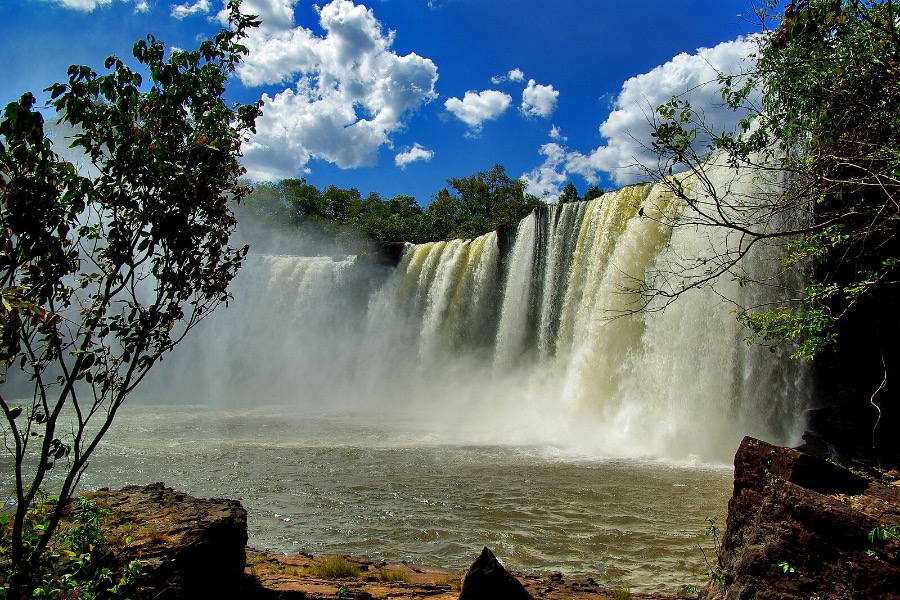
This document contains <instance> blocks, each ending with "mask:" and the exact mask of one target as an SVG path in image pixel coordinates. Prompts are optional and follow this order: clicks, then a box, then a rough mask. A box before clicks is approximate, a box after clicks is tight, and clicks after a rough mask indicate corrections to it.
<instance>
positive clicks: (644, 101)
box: [565, 38, 756, 185]
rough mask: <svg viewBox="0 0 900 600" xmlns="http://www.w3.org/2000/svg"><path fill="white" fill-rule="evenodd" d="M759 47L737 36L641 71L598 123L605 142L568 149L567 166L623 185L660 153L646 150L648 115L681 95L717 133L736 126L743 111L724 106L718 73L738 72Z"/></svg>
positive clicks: (591, 179)
mask: <svg viewBox="0 0 900 600" xmlns="http://www.w3.org/2000/svg"><path fill="white" fill-rule="evenodd" d="M754 50H756V42H755V40H754V39H752V38H750V39H745V38H739V39H737V40H734V41H730V42H723V43H721V44H719V45H718V46H715V47H713V48H700V49H699V50H697V52H696V53H695V54H686V53H682V54H679V55H678V56H676V57H675V58H673V59H672V60H670V61H668V62H667V63H665V64H663V65H660V66H658V67H656V68H655V69H653V70H651V71H650V72H648V73H644V74H642V75H637V76H636V77H632V78H631V79H629V80H628V81H626V82H625V83H624V84H623V85H622V91H621V92H620V93H619V96H618V97H617V98H616V100H615V103H614V110H613V112H612V113H611V114H610V115H609V117H608V118H607V119H606V121H604V122H603V123H602V124H601V125H600V134H601V135H602V136H603V137H604V138H606V143H605V144H604V145H602V146H600V147H598V148H595V149H594V150H592V151H591V152H589V153H587V154H582V153H581V152H570V153H568V154H567V156H566V161H565V169H566V170H568V171H569V172H572V173H578V174H580V175H582V176H584V177H585V178H586V179H587V180H588V181H589V182H591V183H595V182H596V180H597V177H598V174H599V173H601V172H607V173H610V174H612V176H613V179H614V180H615V182H616V183H617V184H619V185H625V184H628V183H633V182H635V181H637V180H639V179H640V177H641V174H642V171H641V168H640V165H644V166H648V167H652V166H653V165H654V164H656V157H655V156H654V155H653V154H652V153H650V152H649V151H647V150H646V147H649V146H650V145H651V143H652V139H653V138H652V137H651V136H650V133H651V131H652V127H651V123H650V119H651V118H652V116H653V111H654V110H655V108H656V107H657V106H659V105H661V104H665V103H666V102H668V101H669V100H670V99H671V98H672V97H673V96H675V95H680V97H681V98H682V99H684V100H688V101H689V102H690V103H691V105H692V106H693V108H694V110H695V112H696V113H697V114H701V115H702V116H703V118H704V119H705V120H706V121H707V123H708V124H710V125H711V126H712V128H713V130H714V131H723V130H730V129H733V128H734V127H735V126H736V125H737V123H738V120H739V119H740V118H741V116H742V115H740V114H736V113H734V112H732V111H730V110H729V109H728V108H727V107H725V106H723V102H722V96H721V91H720V89H719V85H718V83H717V76H718V74H719V73H720V72H724V73H739V72H740V71H742V70H743V69H744V68H746V67H747V66H748V65H747V64H746V61H747V60H748V56H749V55H750V54H751V53H753V52H754Z"/></svg>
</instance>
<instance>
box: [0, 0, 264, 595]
mask: <svg viewBox="0 0 900 600" xmlns="http://www.w3.org/2000/svg"><path fill="white" fill-rule="evenodd" d="M228 8H229V11H230V19H231V27H230V28H228V29H225V30H222V31H221V32H219V33H218V34H217V35H216V36H215V38H214V39H213V40H209V41H204V42H202V43H201V44H200V46H199V49H197V50H195V51H183V50H175V51H172V52H171V54H170V56H169V58H168V59H167V60H166V59H164V54H165V49H164V46H163V44H162V42H160V41H159V40H157V39H155V38H154V37H152V36H148V37H147V38H146V40H140V41H138V42H137V43H136V44H135V45H134V58H135V59H136V60H137V62H138V63H139V64H140V65H142V66H143V68H144V69H146V71H147V72H148V73H149V83H148V84H147V85H146V86H144V87H142V84H143V77H142V76H141V75H140V74H139V73H138V72H135V71H133V70H132V69H130V68H129V67H128V66H126V65H125V63H124V62H123V61H121V60H119V59H118V58H116V57H114V56H112V57H109V58H108V59H107V60H106V63H105V67H106V69H107V70H108V73H106V74H102V75H101V74H97V73H96V72H95V71H94V70H92V69H91V68H89V67H86V66H72V67H70V68H69V71H68V75H69V78H68V82H67V83H65V84H63V83H60V84H55V85H53V86H51V87H49V88H48V89H47V91H48V92H49V93H50V96H51V104H52V106H53V107H54V108H55V109H56V111H57V113H58V114H59V115H61V117H60V119H61V121H64V122H66V123H68V124H70V125H72V126H74V128H75V131H76V133H75V134H74V137H73V138H72V146H73V147H78V148H80V149H82V150H83V151H84V152H85V155H86V160H89V161H90V163H91V164H92V165H93V167H94V168H95V169H96V172H97V173H98V174H97V175H96V176H94V177H91V178H87V177H85V176H82V175H80V174H79V173H78V172H77V170H76V169H75V167H74V166H73V165H72V164H70V163H67V162H65V161H62V160H60V159H59V157H57V156H56V154H55V153H54V152H53V150H52V147H51V143H50V141H49V140H48V139H47V137H46V136H45V134H44V130H43V117H42V116H41V114H40V113H39V112H37V111H35V110H34V105H35V102H36V101H35V98H34V96H32V95H31V94H30V93H26V94H24V95H23V96H22V98H21V100H20V101H19V102H18V103H11V104H10V105H8V106H7V107H6V110H5V112H4V115H3V119H2V121H0V136H2V142H0V171H2V175H0V202H2V211H0V278H2V287H0V295H2V303H0V340H2V341H0V369H2V370H0V380H2V382H3V386H2V388H0V409H2V413H3V416H4V418H5V425H4V428H3V438H4V442H5V447H6V450H7V451H8V453H9V454H10V456H11V458H12V460H13V464H14V466H15V469H14V470H15V472H14V473H13V474H11V475H12V476H11V478H10V479H9V480H4V484H3V485H4V486H6V485H10V484H9V483H7V482H8V481H9V482H11V485H12V486H13V487H14V489H12V490H4V492H3V493H4V496H6V497H7V498H9V497H12V499H13V500H14V502H15V514H14V515H13V518H12V523H11V525H10V527H11V532H10V535H9V539H10V540H11V543H10V548H9V549H8V552H9V563H8V564H7V565H6V566H5V567H4V568H5V569H6V570H7V575H5V576H0V580H3V581H4V585H7V586H8V590H7V597H9V598H25V597H30V596H31V591H32V589H33V588H34V587H35V586H36V585H37V583H38V582H37V581H36V578H37V577H38V570H39V567H40V564H41V561H42V560H43V559H44V557H45V552H46V551H47V544H48V542H49V540H50V538H51V536H52V535H53V533H54V531H55V529H56V527H57V524H58V523H59V519H60V517H61V515H62V512H63V509H64V507H65V504H66V500H67V499H69V498H70V497H71V496H72V494H73V492H74V490H75V488H76V486H77V485H78V483H79V480H80V478H81V476H82V473H83V472H84V470H85V469H86V468H87V466H88V460H89V459H90V457H91V455H92V454H93V452H94V451H95V449H96V448H97V444H98V443H99V442H100V440H101V439H102V437H103V436H104V434H105V433H106V432H107V431H108V429H109V427H110V426H111V424H112V422H113V419H114V417H115V415H116V412H117V411H118V410H119V408H120V407H121V406H122V403H123V402H124V400H125V398H126V397H127V396H128V394H129V393H130V392H131V391H132V390H134V389H135V387H136V386H137V385H138V384H139V383H140V382H141V381H142V380H143V379H144V377H145V376H146V375H147V373H148V371H149V370H150V369H151V367H153V365H155V364H156V363H157V362H158V361H160V360H162V358H163V355H164V354H165V353H166V352H167V351H169V350H171V349H172V348H173V347H174V346H175V345H176V344H177V343H178V342H179V341H181V340H182V339H183V338H184V337H185V335H186V334H187V333H188V332H189V331H190V330H191V329H192V328H193V327H194V326H196V325H197V324H198V323H199V322H200V321H202V320H203V319H204V318H205V317H206V316H207V315H208V314H209V313H210V311H211V310H213V309H214V308H215V307H217V306H218V305H220V304H223V303H227V301H228V299H229V293H228V285H229V283H230V281H231V280H232V278H233V277H234V276H235V274H236V273H237V271H238V269H239V268H240V266H241V263H242V261H243V260H244V258H245V256H246V253H247V248H246V247H243V248H233V247H231V246H229V244H228V240H229V236H230V234H231V233H232V231H233V230H234V227H235V225H236V221H235V218H234V215H233V213H232V212H231V210H230V209H229V202H230V201H233V200H237V201H239V200H240V199H241V198H242V197H243V196H244V195H245V194H246V193H247V191H248V190H247V188H246V187H245V186H243V185H242V184H241V183H240V182H239V180H238V178H239V176H240V175H241V174H242V173H243V172H244V171H243V169H242V167H241V166H240V164H239V162H238V159H239V157H240V147H241V141H242V139H243V138H244V136H245V135H247V134H248V133H249V132H251V131H253V129H254V124H255V120H256V118H257V117H258V116H259V114H260V111H259V104H251V105H235V106H229V105H227V104H226V103H225V101H224V100H223V98H222V95H223V93H224V91H225V84H226V82H227V79H228V77H229V74H230V73H231V72H233V71H234V69H235V66H236V65H237V64H238V63H239V62H240V61H241V60H242V57H243V56H244V55H245V54H246V53H247V49H246V48H245V47H244V46H242V45H241V43H240V41H241V40H242V38H244V37H246V36H247V30H248V28H251V27H255V26H256V25H258V22H257V21H255V20H254V17H250V16H245V15H241V14H240V12H239V1H237V0H232V1H231V2H229V3H228ZM22 393H27V396H28V397H29V399H28V400H27V401H25V402H24V404H20V402H21V400H18V398H21V396H20V394H22ZM51 470H52V471H54V473H56V472H59V473H58V474H57V481H58V482H59V483H58V485H59V489H58V494H59V501H58V502H57V503H56V505H55V507H54V508H53V509H52V511H51V514H50V517H49V520H48V522H47V523H48V525H47V527H46V529H44V530H43V531H42V532H39V533H38V535H37V536H29V537H27V539H26V536H25V535H24V533H25V532H24V529H25V526H26V513H27V512H28V510H29V509H30V508H31V506H32V505H33V504H34V503H35V502H37V500H38V495H39V493H40V491H41V489H42V486H43V485H44V483H45V482H46V481H47V477H48V475H49V473H50V471H51ZM54 485H57V484H56V483H55V484H54Z"/></svg>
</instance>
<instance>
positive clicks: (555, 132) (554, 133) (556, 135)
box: [550, 125, 569, 142]
mask: <svg viewBox="0 0 900 600" xmlns="http://www.w3.org/2000/svg"><path fill="white" fill-rule="evenodd" d="M550 139H551V140H558V141H560V142H565V141H566V140H568V139H569V138H567V137H566V136H564V135H563V133H562V130H561V129H560V128H559V127H558V126H556V125H554V126H553V127H551V128H550Z"/></svg>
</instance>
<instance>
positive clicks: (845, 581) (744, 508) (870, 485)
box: [701, 437, 900, 600]
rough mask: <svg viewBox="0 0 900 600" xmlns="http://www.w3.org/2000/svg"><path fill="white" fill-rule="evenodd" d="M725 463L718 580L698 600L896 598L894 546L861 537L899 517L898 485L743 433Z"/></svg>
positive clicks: (899, 582)
mask: <svg viewBox="0 0 900 600" xmlns="http://www.w3.org/2000/svg"><path fill="white" fill-rule="evenodd" d="M734 465H735V470H734V494H733V496H732V498H731V500H730V501H729V503H728V520H727V523H726V527H725V531H724V533H723V535H722V547H721V551H720V552H719V561H720V562H719V570H720V574H721V577H722V579H723V580H724V582H725V585H724V586H723V585H712V584H711V585H710V586H708V587H707V588H706V589H705V590H704V591H703V593H702V594H701V598H705V599H720V598H724V599H725V600H748V599H754V600H768V599H772V600H774V599H776V598H777V599H780V600H793V599H797V600H809V599H810V598H820V599H821V600H825V599H826V598H827V599H828V600H835V599H844V598H846V599H851V598H854V599H855V598H881V599H889V598H898V599H900V543H898V542H897V541H896V540H894V541H890V542H888V543H886V544H885V543H876V544H874V545H873V543H872V542H870V541H869V532H870V531H872V529H874V528H876V527H881V528H888V527H891V526H893V525H898V524H900V487H897V486H895V485H889V484H887V483H885V482H880V481H877V480H874V479H872V478H870V477H866V476H863V475H860V474H857V473H854V472H851V471H849V470H846V469H844V468H842V467H839V466H837V465H835V464H832V463H830V462H827V461H825V460H822V459H819V458H814V457H812V456H809V455H807V454H804V453H802V452H799V451H797V450H793V449H790V448H781V447H776V446H772V445H770V444H767V443H765V442H762V441H759V440H755V439H753V438H749V437H747V438H744V440H743V441H742V442H741V445H740V448H739V449H738V451H737V454H736V456H735V461H734ZM873 553H874V554H873Z"/></svg>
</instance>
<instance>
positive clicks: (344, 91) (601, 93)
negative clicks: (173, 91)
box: [0, 0, 759, 205]
mask: <svg viewBox="0 0 900 600" xmlns="http://www.w3.org/2000/svg"><path fill="white" fill-rule="evenodd" d="M242 7H243V11H244V12H248V13H251V14H257V15H259V18H260V20H261V21H262V25H261V26H260V27H259V28H258V29H255V30H253V32H252V33H251V36H250V38H249V39H248V40H247V42H246V44H247V46H248V47H249V49H250V54H249V56H248V57H247V59H246V60H245V62H244V63H243V64H242V65H241V66H240V68H239V69H238V70H237V72H236V74H235V76H234V77H233V79H232V81H230V83H229V87H228V91H227V96H228V99H229V100H230V101H234V102H252V101H254V100H257V99H260V98H262V100H263V102H264V105H263V116H262V117H261V118H260V119H259V120H258V122H257V134H256V135H255V136H253V137H252V138H251V139H250V140H249V141H248V142H247V143H246V144H245V145H244V158H243V164H244V166H245V167H246V168H247V170H248V176H249V177H250V178H252V179H254V180H257V181H265V180H270V181H275V180H278V179H283V178H287V177H298V178H299V177H304V178H305V179H306V180H307V181H308V182H309V183H312V184H314V185H316V186H318V187H320V188H325V187H328V186H329V185H337V186H338V187H341V188H357V189H359V190H360V192H361V193H362V194H363V195H364V196H365V195H367V194H369V193H370V192H377V193H379V194H380V195H381V196H382V197H383V198H391V197H393V196H396V195H398V194H405V195H410V196H414V197H415V198H416V199H417V200H418V201H419V202H420V203H421V204H423V205H425V204H427V203H428V202H430V200H431V198H432V197H433V196H434V195H435V194H437V192H438V191H439V190H440V189H441V188H443V187H446V186H447V181H446V180H447V179H448V178H451V177H467V176H469V175H473V174H475V173H477V172H480V171H486V170H489V169H490V168H492V167H493V166H494V165H495V164H501V165H503V166H504V167H505V168H506V172H507V174H508V175H510V176H511V177H514V178H522V179H524V180H525V181H526V183H527V184H528V188H527V189H528V191H529V192H531V193H533V194H535V195H537V196H539V197H542V198H544V199H546V200H548V201H555V200H556V197H557V195H558V194H559V192H560V191H561V189H562V187H563V186H564V185H565V184H566V183H567V182H569V181H572V182H573V183H574V184H575V186H576V188H577V189H578V191H579V192H580V193H584V191H585V190H586V189H587V188H588V187H589V186H590V185H599V186H600V187H601V188H603V189H607V190H608V189H612V188H616V187H621V186H622V185H626V184H629V183H634V182H635V181H638V180H640V179H641V178H642V175H641V173H640V170H639V169H635V168H634V165H635V164H636V163H639V162H646V161H648V160H650V158H649V157H647V156H646V154H645V153H644V152H643V149H642V146H643V145H644V144H648V143H649V140H650V138H649V130H650V127H649V124H648V115H649V114H651V113H652V111H653V107H655V106H657V105H659V104H662V103H664V102H666V101H667V100H669V99H670V98H671V97H672V96H673V95H675V94H683V93H687V97H688V98H689V99H690V100H691V102H692V104H693V105H694V106H695V107H696V108H698V109H700V110H702V111H703V112H704V114H706V115H707V117H708V118H710V119H712V120H713V121H714V122H715V123H718V124H720V127H721V128H727V127H731V126H733V124H734V123H735V122H736V117H735V116H734V115H732V114H729V113H728V111H726V110H724V109H723V108H722V107H721V95H720V92H719V91H718V89H717V87H716V85H715V78H716V72H717V71H724V72H738V71H739V70H741V69H742V68H745V67H746V66H747V64H748V63H747V60H748V59H747V57H748V55H750V54H751V53H752V52H753V50H754V48H755V45H754V42H753V39H752V37H751V36H752V35H753V34H754V33H757V32H758V31H759V25H758V24H757V23H756V22H755V21H754V17H753V15H752V11H753V6H752V2H751V0H683V1H678V2H673V1H672V0H665V1H657V0H628V1H625V0H554V1H552V2H548V1H547V0H331V1H330V2H325V1H324V0H319V1H318V2H317V3H312V2H305V1H302V0H244V2H243V5H242ZM223 8H224V2H223V1H222V0H186V1H185V2H184V3H179V2H171V1H168V0H0V39H3V40H4V41H5V43H3V44H0V65H3V69H2V70H0V103H2V106H5V105H6V104H7V103H8V102H11V101H13V100H16V99H17V98H18V97H19V96H20V95H21V94H22V93H23V92H25V91H31V92H33V93H34V94H35V95H36V96H37V97H38V100H39V102H40V101H41V100H42V99H44V100H45V99H46V97H47V95H46V93H44V92H42V91H41V90H43V88H46V87H47V86H48V85H50V84H51V83H53V82H56V81H65V77H66V69H67V68H68V66H69V65H70V64H86V65H90V66H92V67H93V68H95V69H96V70H101V69H102V66H103V61H104V59H105V58H106V57H107V56H109V55H111V54H115V55H118V56H120V57H121V58H123V59H124V58H127V57H130V56H131V47H132V45H133V44H134V42H135V41H136V40H138V39H141V38H143V37H145V36H146V35H147V34H153V35H154V36H156V37H157V38H159V39H160V40H162V41H164V42H165V43H166V45H167V47H177V48H184V49H193V48H195V47H196V46H197V45H198V43H199V40H202V39H207V38H210V37H212V36H213V35H214V34H215V33H216V31H218V30H219V29H220V28H221V27H222V25H223V23H222V16H221V11H222V10H223Z"/></svg>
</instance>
